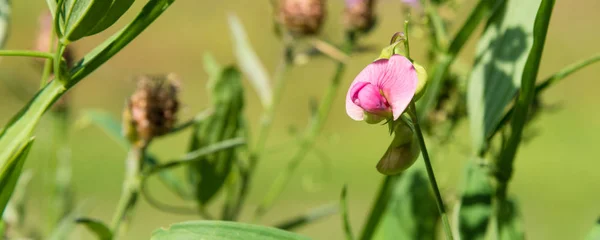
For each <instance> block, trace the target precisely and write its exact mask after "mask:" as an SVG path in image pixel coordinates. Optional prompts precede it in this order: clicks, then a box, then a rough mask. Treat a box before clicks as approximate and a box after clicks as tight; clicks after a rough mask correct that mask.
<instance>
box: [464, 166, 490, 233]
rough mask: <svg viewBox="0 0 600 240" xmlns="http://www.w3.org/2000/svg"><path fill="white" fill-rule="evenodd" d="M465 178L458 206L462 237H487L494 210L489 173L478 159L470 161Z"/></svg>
mask: <svg viewBox="0 0 600 240" xmlns="http://www.w3.org/2000/svg"><path fill="white" fill-rule="evenodd" d="M479 161H481V160H479ZM464 180H465V183H464V186H463V188H464V189H463V190H462V194H461V196H460V204H459V206H458V223H457V224H458V230H459V234H460V236H461V238H462V239H473V240H476V239H485V234H486V232H487V229H488V225H489V222H490V218H491V216H492V211H493V209H492V197H493V193H494V188H493V186H492V182H491V179H490V176H489V173H488V171H487V169H486V168H485V167H483V166H479V165H477V163H476V161H470V162H469V163H468V164H467V169H466V174H465V179H464Z"/></svg>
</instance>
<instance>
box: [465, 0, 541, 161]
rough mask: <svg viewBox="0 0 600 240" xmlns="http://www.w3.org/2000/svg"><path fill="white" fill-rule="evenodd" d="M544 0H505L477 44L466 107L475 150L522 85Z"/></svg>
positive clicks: (481, 145) (482, 142) (481, 143)
mask: <svg viewBox="0 0 600 240" xmlns="http://www.w3.org/2000/svg"><path fill="white" fill-rule="evenodd" d="M540 2H541V0H530V1H516V0H510V1H506V2H505V3H504V5H503V6H502V8H501V9H500V10H499V11H497V12H496V13H495V14H494V16H492V18H491V19H490V21H489V22H488V25H487V27H486V29H485V32H484V33H483V36H482V37H481V39H480V40H479V43H478V44H477V50H476V52H477V54H476V60H475V65H474V67H473V72H472V73H471V76H470V80H469V86H468V92H467V109H468V112H469V120H470V123H471V135H472V141H473V147H474V150H475V151H479V150H480V149H482V148H483V147H484V145H485V140H486V136H488V135H489V133H490V132H491V131H493V130H494V127H495V126H496V124H498V122H499V121H500V120H501V118H502V114H503V113H504V111H505V108H506V107H507V106H508V105H509V104H510V102H511V100H512V99H513V97H514V96H515V94H516V93H517V91H518V90H519V88H520V87H521V76H522V74H523V70H524V68H525V63H526V61H527V56H528V55H529V51H530V50H531V46H532V43H533V24H534V20H535V13H536V12H537V10H538V7H539V6H540Z"/></svg>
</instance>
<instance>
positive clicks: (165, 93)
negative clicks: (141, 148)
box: [123, 74, 179, 144]
mask: <svg viewBox="0 0 600 240" xmlns="http://www.w3.org/2000/svg"><path fill="white" fill-rule="evenodd" d="M178 92H179V80H178V77H177V76H176V75H175V74H168V75H143V76H140V77H139V78H138V82H137V89H136V91H135V92H134V93H133V94H132V95H131V98H130V99H129V101H128V103H127V107H126V109H125V112H124V115H123V121H124V125H125V126H124V129H125V134H126V135H127V136H128V137H129V139H130V141H131V142H134V143H142V144H144V143H148V142H149V141H150V139H152V138H153V137H158V136H161V135H164V134H166V133H168V132H169V131H170V130H171V129H172V128H173V126H174V125H175V122H176V120H177V118H176V114H177V110H178V109H179V100H178V99H177V95H178Z"/></svg>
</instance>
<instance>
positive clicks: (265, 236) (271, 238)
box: [151, 221, 310, 240]
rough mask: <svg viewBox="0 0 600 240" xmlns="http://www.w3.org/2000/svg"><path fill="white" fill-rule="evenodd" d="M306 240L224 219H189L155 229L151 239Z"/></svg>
mask: <svg viewBox="0 0 600 240" xmlns="http://www.w3.org/2000/svg"><path fill="white" fill-rule="evenodd" d="M179 239H210V240H308V239H310V238H308V237H305V236H301V235H298V234H295V233H292V232H287V231H284V230H281V229H277V228H272V227H264V226H257V225H251V224H246V223H237V222H226V221H191V222H182V223H176V224H173V225H171V226H170V227H168V228H161V229H157V230H155V231H154V232H153V233H152V238H151V240H179Z"/></svg>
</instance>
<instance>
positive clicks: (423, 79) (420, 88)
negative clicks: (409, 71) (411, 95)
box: [413, 62, 428, 102]
mask: <svg viewBox="0 0 600 240" xmlns="http://www.w3.org/2000/svg"><path fill="white" fill-rule="evenodd" d="M413 66H414V67H415V70H416V71H417V79H419V82H418V83H417V91H416V92H415V99H414V101H415V102H416V101H417V100H419V99H420V98H421V97H422V96H423V94H425V91H426V90H427V80H428V76H427V71H426V70H425V68H424V67H423V66H421V65H419V64H418V63H416V62H413Z"/></svg>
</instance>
